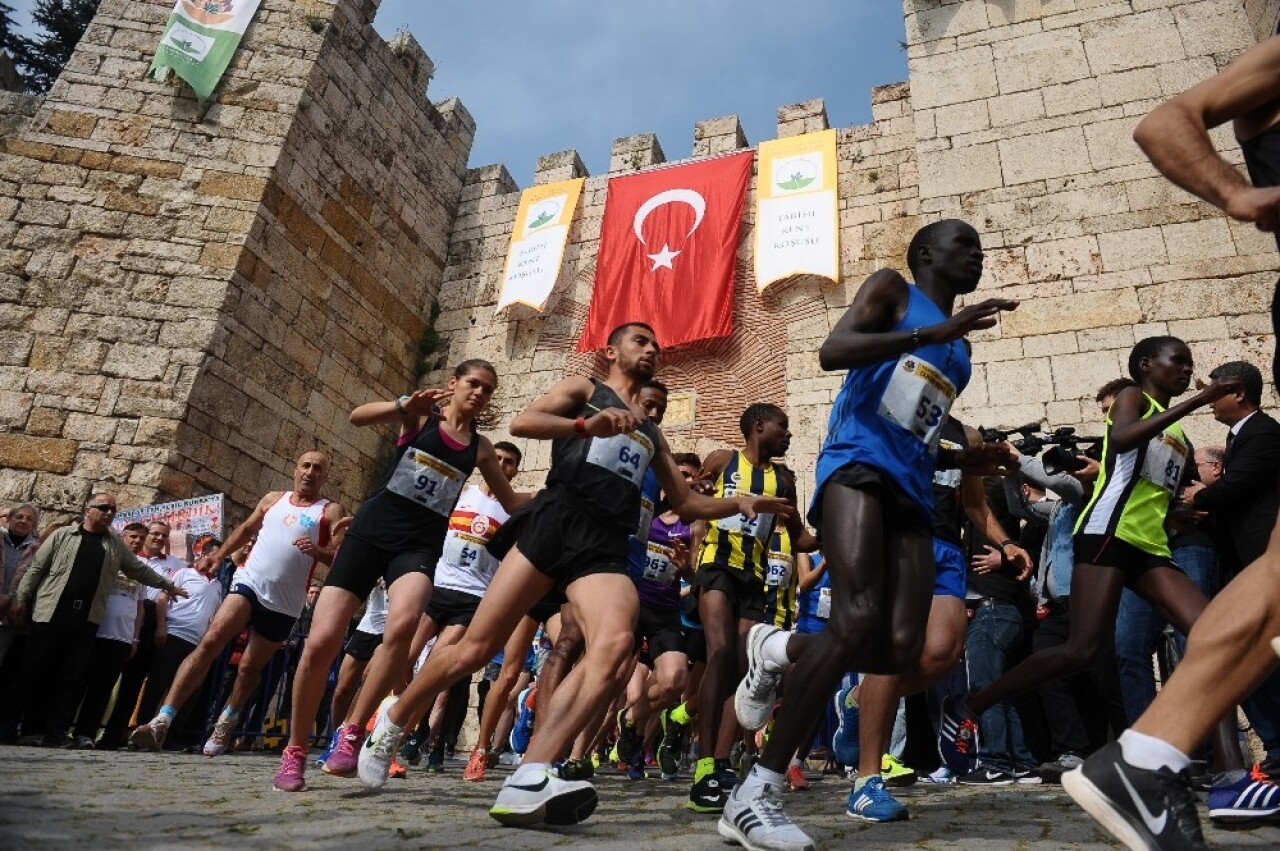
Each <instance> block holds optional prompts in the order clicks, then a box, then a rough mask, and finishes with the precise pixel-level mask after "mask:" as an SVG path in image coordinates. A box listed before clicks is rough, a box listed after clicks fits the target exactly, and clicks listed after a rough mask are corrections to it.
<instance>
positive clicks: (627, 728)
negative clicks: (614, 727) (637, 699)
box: [618, 707, 640, 766]
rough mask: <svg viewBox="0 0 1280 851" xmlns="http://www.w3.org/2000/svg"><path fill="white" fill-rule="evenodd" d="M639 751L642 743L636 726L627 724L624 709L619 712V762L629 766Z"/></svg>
mask: <svg viewBox="0 0 1280 851" xmlns="http://www.w3.org/2000/svg"><path fill="white" fill-rule="evenodd" d="M638 750H640V742H639V741H638V739H637V737H636V725H635V724H628V723H627V710H626V707H623V708H622V709H620V710H618V762H619V763H621V764H623V765H628V766H629V765H630V764H631V762H632V760H633V759H634V757H635V752H636V751H638Z"/></svg>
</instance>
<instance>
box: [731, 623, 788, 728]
mask: <svg viewBox="0 0 1280 851" xmlns="http://www.w3.org/2000/svg"><path fill="white" fill-rule="evenodd" d="M778 632H782V630H780V629H778V628H777V627H776V626H773V625H771V624H764V623H758V624H756V625H755V626H753V627H751V631H750V632H748V633H747V675H746V676H745V677H743V678H742V682H740V683H738V689H737V691H735V692H734V694H733V709H734V712H735V713H736V714H737V716H738V721H739V722H740V723H741V724H742V726H743V727H745V728H746V729H748V730H752V731H755V730H759V729H760V728H761V727H763V726H764V725H765V724H767V723H769V715H770V714H771V713H772V712H773V704H774V703H775V702H777V699H778V686H779V684H780V683H781V682H782V666H780V665H776V664H774V663H773V662H771V661H770V660H768V659H766V658H764V643H765V642H766V641H767V640H768V639H769V638H770V637H772V636H773V635H774V634H775V633H778Z"/></svg>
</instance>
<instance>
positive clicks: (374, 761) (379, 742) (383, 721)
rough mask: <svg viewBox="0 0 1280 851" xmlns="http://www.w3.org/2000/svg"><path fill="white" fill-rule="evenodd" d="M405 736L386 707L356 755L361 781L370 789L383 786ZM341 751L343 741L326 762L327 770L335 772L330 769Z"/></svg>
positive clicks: (325, 767)
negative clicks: (392, 719)
mask: <svg viewBox="0 0 1280 851" xmlns="http://www.w3.org/2000/svg"><path fill="white" fill-rule="evenodd" d="M403 737H404V729H403V728H401V727H398V726H396V724H394V723H392V721H391V715H390V713H388V712H386V711H385V709H384V711H382V712H379V713H378V723H376V724H374V725H373V730H372V732H370V733H369V735H368V737H367V738H366V739H365V740H364V744H363V745H362V746H361V748H360V753H359V755H358V756H357V757H356V771H357V773H358V774H359V775H360V782H361V783H363V784H364V785H365V786H367V787H369V788H370V789H381V788H382V786H383V785H384V784H385V783H386V782H387V777H388V775H389V774H390V773H391V763H392V762H393V761H394V760H395V758H396V754H397V752H398V751H399V750H400V739H401V738H403ZM340 753H342V743H341V742H339V743H338V750H336V751H334V752H333V756H331V757H329V761H328V762H326V763H325V764H324V770H325V771H328V772H329V773H330V774H332V773H333V772H331V771H329V766H331V765H333V762H334V760H335V759H337V757H338V754H340Z"/></svg>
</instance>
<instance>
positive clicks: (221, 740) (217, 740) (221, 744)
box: [202, 715, 239, 758]
mask: <svg viewBox="0 0 1280 851" xmlns="http://www.w3.org/2000/svg"><path fill="white" fill-rule="evenodd" d="M237 720H239V719H235V718H227V717H226V716H225V715H219V716H218V721H217V723H216V724H214V725H213V732H212V733H210V734H209V739H208V741H206V742H205V743H204V748H203V750H202V753H204V755H205V756H207V757H211V758H212V757H215V756H222V755H223V754H224V753H226V751H227V747H228V746H230V744H231V736H232V734H233V733H235V731H236V721H237Z"/></svg>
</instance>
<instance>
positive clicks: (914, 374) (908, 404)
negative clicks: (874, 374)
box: [880, 354, 956, 448]
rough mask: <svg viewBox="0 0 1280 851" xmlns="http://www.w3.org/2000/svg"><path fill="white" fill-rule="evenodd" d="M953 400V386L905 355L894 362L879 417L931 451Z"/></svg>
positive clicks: (928, 367) (926, 363)
mask: <svg viewBox="0 0 1280 851" xmlns="http://www.w3.org/2000/svg"><path fill="white" fill-rule="evenodd" d="M955 400H956V388H955V385H954V384H952V383H951V381H950V380H949V379H948V378H947V377H946V376H945V375H943V374H942V373H941V372H940V371H939V370H938V369H937V368H936V367H935V366H933V364H931V363H928V362H927V361H924V360H921V359H920V358H919V357H916V356H915V355H912V354H906V355H903V356H902V357H901V358H900V359H899V360H898V365H897V366H895V367H894V368H893V376H892V377H891V378H890V379H889V386H887V387H886V388H885V389H884V396H883V397H882V398H881V399H880V416H882V417H884V418H885V419H887V420H890V421H892V422H894V423H896V424H898V425H900V426H902V427H903V428H904V429H906V430H907V431H909V432H911V433H912V434H913V435H915V436H916V437H917V438H919V439H920V441H921V442H923V443H925V444H926V445H928V446H929V447H930V448H932V447H934V446H935V445H936V443H937V440H938V433H939V432H940V430H941V429H942V421H943V420H945V419H946V418H947V414H948V413H949V412H950V411H951V404H952V403H953V402H955Z"/></svg>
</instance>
